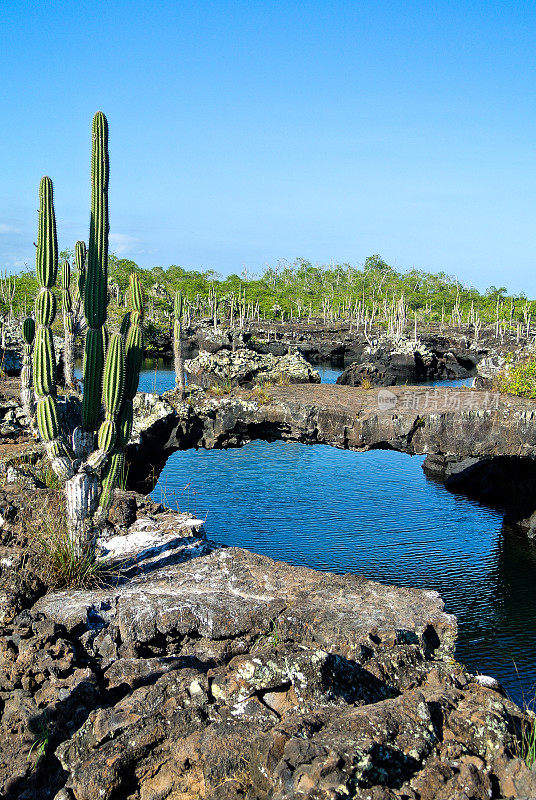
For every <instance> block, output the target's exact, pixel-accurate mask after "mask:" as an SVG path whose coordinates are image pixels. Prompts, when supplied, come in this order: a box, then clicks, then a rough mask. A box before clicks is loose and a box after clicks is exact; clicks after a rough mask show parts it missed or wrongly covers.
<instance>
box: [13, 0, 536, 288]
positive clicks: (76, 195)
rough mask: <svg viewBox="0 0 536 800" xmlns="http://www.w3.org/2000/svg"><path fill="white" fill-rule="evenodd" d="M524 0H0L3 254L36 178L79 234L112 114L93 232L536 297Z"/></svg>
mask: <svg viewBox="0 0 536 800" xmlns="http://www.w3.org/2000/svg"><path fill="white" fill-rule="evenodd" d="M535 42H536V3H535V2H533V1H531V2H525V1H524V0H516V1H515V2H509V1H508V0H502V1H501V2H497V1H496V0H483V1H482V2H456V0H454V1H453V2H446V1H445V0H438V1H437V2H419V1H417V2H413V0H401V1H400V2H386V1H385V0H353V1H352V2H341V0H331V2H324V1H323V0H322V1H321V2H312V1H311V2H293V0H284V2H283V0H247V1H244V2H231V0H212V2H204V1H203V0H195V1H193V0H192V1H191V2H188V1H187V0H175V1H174V2H169V1H168V0H158V2H156V1H155V2H141V0H112V1H111V2H106V3H104V2H100V1H99V0H92V2H83V1H82V2H79V1H78V0H70V1H69V2H64V1H62V0H55V1H54V0H51V2H43V1H42V0H41V1H40V0H37V1H36V0H32V2H22V0H10V2H4V3H2V4H1V5H0V76H1V77H0V107H1V110H2V114H1V120H2V126H1V132H0V142H1V156H0V160H1V179H0V268H4V267H7V268H8V269H10V270H11V269H14V268H17V267H18V266H20V265H22V264H24V263H25V262H27V263H29V264H30V265H32V266H33V263H34V247H33V244H32V242H33V241H34V240H35V238H36V226H37V216H36V209H37V189H38V183H39V179H40V178H41V176H42V175H44V174H47V175H50V177H51V178H52V179H53V181H54V185H55V201H56V203H55V204H56V213H57V218H58V228H59V239H60V247H67V246H73V245H74V243H75V241H76V240H77V239H79V238H83V239H86V240H87V229H88V219H89V157H90V128H91V119H92V116H93V114H94V112H95V111H97V110H99V109H100V110H102V111H104V112H105V114H106V115H107V117H108V121H109V125H110V158H111V176H110V219H111V247H112V249H113V250H114V251H115V252H117V254H118V255H120V256H124V257H129V258H132V259H134V260H135V261H137V262H138V263H139V264H140V265H142V266H148V267H151V266H156V265H160V266H164V267H166V266H168V265H170V264H179V265H181V266H185V267H188V268H197V269H200V268H204V269H208V268H211V269H215V270H217V271H218V272H221V273H223V274H227V273H229V272H241V271H242V269H243V268H244V266H246V267H247V268H248V270H249V271H250V272H251V271H253V272H255V271H259V270H261V269H262V268H263V267H264V266H265V265H266V264H269V263H271V264H273V263H275V262H276V261H277V260H278V259H289V260H293V259H294V258H295V257H297V256H301V257H304V258H308V259H310V260H311V261H312V262H314V263H316V262H318V263H326V262H330V261H332V260H333V261H338V262H345V261H349V262H351V263H353V264H359V263H361V262H363V260H364V259H365V258H366V257H367V256H368V255H370V254H372V253H379V254H381V255H382V257H383V258H384V259H385V260H386V261H387V262H389V263H390V264H392V265H393V266H395V267H397V268H399V269H406V268H411V267H413V266H415V267H418V268H423V269H430V270H433V271H439V270H445V271H446V272H448V273H452V274H457V275H458V276H459V277H460V278H461V279H462V280H463V281H465V282H467V283H473V284H474V285H476V286H477V287H479V288H483V287H486V286H489V285H490V284H495V285H498V286H501V285H504V286H507V287H508V288H509V289H512V290H525V291H526V292H527V293H528V294H529V295H531V296H535V295H536V239H535V220H536V155H535V141H536V124H535V123H536V70H535V66H536V45H535Z"/></svg>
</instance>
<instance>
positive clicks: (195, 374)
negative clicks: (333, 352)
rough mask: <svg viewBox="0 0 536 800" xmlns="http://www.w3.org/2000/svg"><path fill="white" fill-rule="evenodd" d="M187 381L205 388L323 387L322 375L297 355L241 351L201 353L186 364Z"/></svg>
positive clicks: (242, 349) (295, 353)
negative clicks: (312, 384)
mask: <svg viewBox="0 0 536 800" xmlns="http://www.w3.org/2000/svg"><path fill="white" fill-rule="evenodd" d="M185 369H186V372H187V374H188V380H189V381H190V382H193V383H196V384H197V385H198V386H202V387H203V388H210V387H211V386H219V387H229V388H231V387H235V386H245V387H248V388H250V387H252V386H254V385H255V384H258V383H282V382H285V383H320V375H319V374H318V372H317V371H316V370H314V369H313V368H312V367H311V365H310V364H309V363H308V362H307V361H306V360H305V359H304V358H303V356H302V355H300V354H299V353H298V352H296V351H295V352H291V353H287V354H285V355H282V356H274V355H271V354H266V355H261V354H259V353H255V352H254V351H253V350H249V349H247V348H245V347H241V348H239V349H237V350H235V351H234V352H231V351H229V350H219V351H217V352H214V353H208V352H200V353H199V355H198V356H197V358H193V359H190V360H188V361H186V362H185Z"/></svg>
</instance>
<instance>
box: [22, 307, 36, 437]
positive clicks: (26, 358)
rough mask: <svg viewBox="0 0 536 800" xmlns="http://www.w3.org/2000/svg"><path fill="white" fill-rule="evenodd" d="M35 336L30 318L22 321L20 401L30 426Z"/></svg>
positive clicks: (33, 416) (32, 402) (33, 414)
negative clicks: (22, 347)
mask: <svg viewBox="0 0 536 800" xmlns="http://www.w3.org/2000/svg"><path fill="white" fill-rule="evenodd" d="M34 336H35V322H34V320H33V319H32V318H31V317H28V318H27V319H25V320H24V322H23V324H22V338H23V340H24V354H23V357H22V370H21V374H20V383H21V389H20V399H21V403H22V408H23V410H24V413H25V414H26V417H27V419H28V420H29V422H30V425H31V426H33V421H34V418H35V408H34V401H33V387H32V378H33V370H32V349H33V341H34Z"/></svg>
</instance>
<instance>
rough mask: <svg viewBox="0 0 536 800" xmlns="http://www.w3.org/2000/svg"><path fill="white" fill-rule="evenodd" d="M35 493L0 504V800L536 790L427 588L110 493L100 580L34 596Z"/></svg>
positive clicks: (432, 795) (15, 494)
mask: <svg viewBox="0 0 536 800" xmlns="http://www.w3.org/2000/svg"><path fill="white" fill-rule="evenodd" d="M36 491H37V494H36V495H34V496H33V498H28V497H27V495H26V494H25V493H24V492H23V491H21V490H20V488H18V487H15V486H14V487H12V488H11V489H10V490H9V491H4V492H3V494H2V497H1V498H0V511H1V513H2V518H3V519H4V523H3V525H2V527H1V528H0V531H1V537H2V548H1V552H0V565H1V566H0V569H1V572H0V582H1V590H2V593H3V595H4V598H3V600H4V602H3V604H2V609H3V613H2V618H1V623H0V624H1V629H0V630H1V636H0V664H1V669H0V676H1V687H0V731H1V732H2V736H1V737H0V765H2V766H1V768H0V794H1V796H2V797H6V798H18V799H20V800H52V798H55V799H56V800H73V798H75V800H117V799H118V798H124V799H125V800H157V798H159V800H179V799H180V800H187V799H188V800H189V799H190V798H191V799H192V800H194V798H218V799H219V798H225V799H226V800H232V799H234V798H236V799H237V800H238V799H239V798H248V799H249V800H256V799H257V798H258V799H259V800H268V798H274V800H287V798H288V799H289V800H290V798H310V799H311V800H313V798H314V800H324V798H325V799H326V800H328V799H329V800H332V799H333V800H335V798H343V797H355V798H362V799H363V800H395V798H396V799H399V798H400V800H401V799H402V798H405V799H406V800H408V799H410V800H446V798H449V799H450V798H453V799H458V798H459V800H462V799H463V798H474V800H484V799H486V800H488V798H498V797H508V798H510V797H522V796H527V797H528V796H531V795H534V793H535V792H536V774H534V773H531V772H530V770H529V769H528V768H527V767H526V765H525V763H524V761H523V759H522V758H521V755H522V751H521V747H520V743H519V736H520V734H521V731H522V728H523V725H524V724H525V721H524V717H523V714H522V712H521V711H520V710H519V709H518V708H517V707H516V706H515V705H514V704H513V703H511V702H510V701H509V700H508V699H507V698H505V697H504V695H503V694H502V693H501V691H500V690H498V689H497V687H495V686H494V685H493V681H491V680H489V679H485V678H483V677H479V678H475V676H473V675H471V674H470V673H469V672H468V671H467V670H466V669H465V668H464V667H463V666H462V665H461V664H458V663H456V661H455V660H454V647H455V641H456V621H455V619H454V618H453V617H452V616H450V615H449V614H446V613H445V611H444V608H443V603H442V601H441V598H440V597H439V596H438V594H437V593H436V592H432V591H421V590H414V589H401V588H397V587H393V586H384V585H382V584H379V583H375V582H374V581H369V580H366V579H364V578H361V577H357V576H350V575H343V576H339V575H334V574H331V573H319V572H315V571H313V570H309V569H305V568H299V567H291V566H289V565H287V564H283V563H280V562H275V561H273V560H272V559H270V558H267V557H263V556H258V555H255V554H254V553H250V552H248V551H246V550H241V549H238V548H225V547H219V546H217V545H215V544H214V543H213V542H210V541H209V540H207V539H206V537H205V533H204V531H203V529H202V527H201V523H200V522H199V521H196V520H195V519H192V518H190V517H189V516H188V515H177V514H173V513H171V512H169V511H167V510H165V509H163V508H162V507H159V506H157V505H156V504H154V503H151V502H148V501H147V500H145V499H144V498H142V497H140V496H139V495H134V494H132V493H127V494H123V495H121V496H120V497H119V498H118V500H117V501H116V503H115V505H114V509H113V513H112V519H113V521H114V527H113V529H112V528H110V529H109V531H108V533H107V534H106V536H105V537H104V540H103V542H102V543H101V545H102V547H103V552H105V554H106V556H107V558H108V559H109V561H110V563H111V564H113V565H114V578H113V580H112V581H110V582H109V583H107V584H106V585H103V586H101V587H100V588H96V589H92V590H85V591H83V590H80V591H74V592H72V591H70V592H56V593H46V589H45V587H44V586H43V585H42V584H40V583H39V580H38V579H37V578H36V577H35V574H34V573H33V572H32V565H31V563H30V564H29V565H26V567H25V569H24V571H23V572H21V565H22V561H21V560H22V558H23V555H24V553H25V552H26V551H25V542H24V520H25V519H27V514H28V513H32V509H31V507H32V506H35V505H42V503H43V502H44V500H45V498H46V496H48V495H49V494H50V490H36ZM40 493H41V494H42V496H40ZM36 501H37V503H36ZM26 544H27V543H26ZM36 742H37V743H38V744H36Z"/></svg>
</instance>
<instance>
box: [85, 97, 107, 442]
mask: <svg viewBox="0 0 536 800" xmlns="http://www.w3.org/2000/svg"><path fill="white" fill-rule="evenodd" d="M108 175H109V163H108V122H107V120H106V117H105V116H104V114H103V113H102V111H98V112H97V113H96V114H95V117H94V118H93V131H92V152H91V218H90V225H89V249H88V256H87V272H86V279H85V291H84V314H85V317H86V322H87V326H88V330H87V334H86V346H85V351H84V398H83V401H82V424H83V426H84V428H85V430H86V431H93V430H95V428H96V426H97V421H98V416H99V413H100V407H101V402H100V395H101V389H102V375H103V370H104V333H103V325H104V323H105V322H106V301H107V294H108V287H107V276H108V230H109V222H108Z"/></svg>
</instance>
